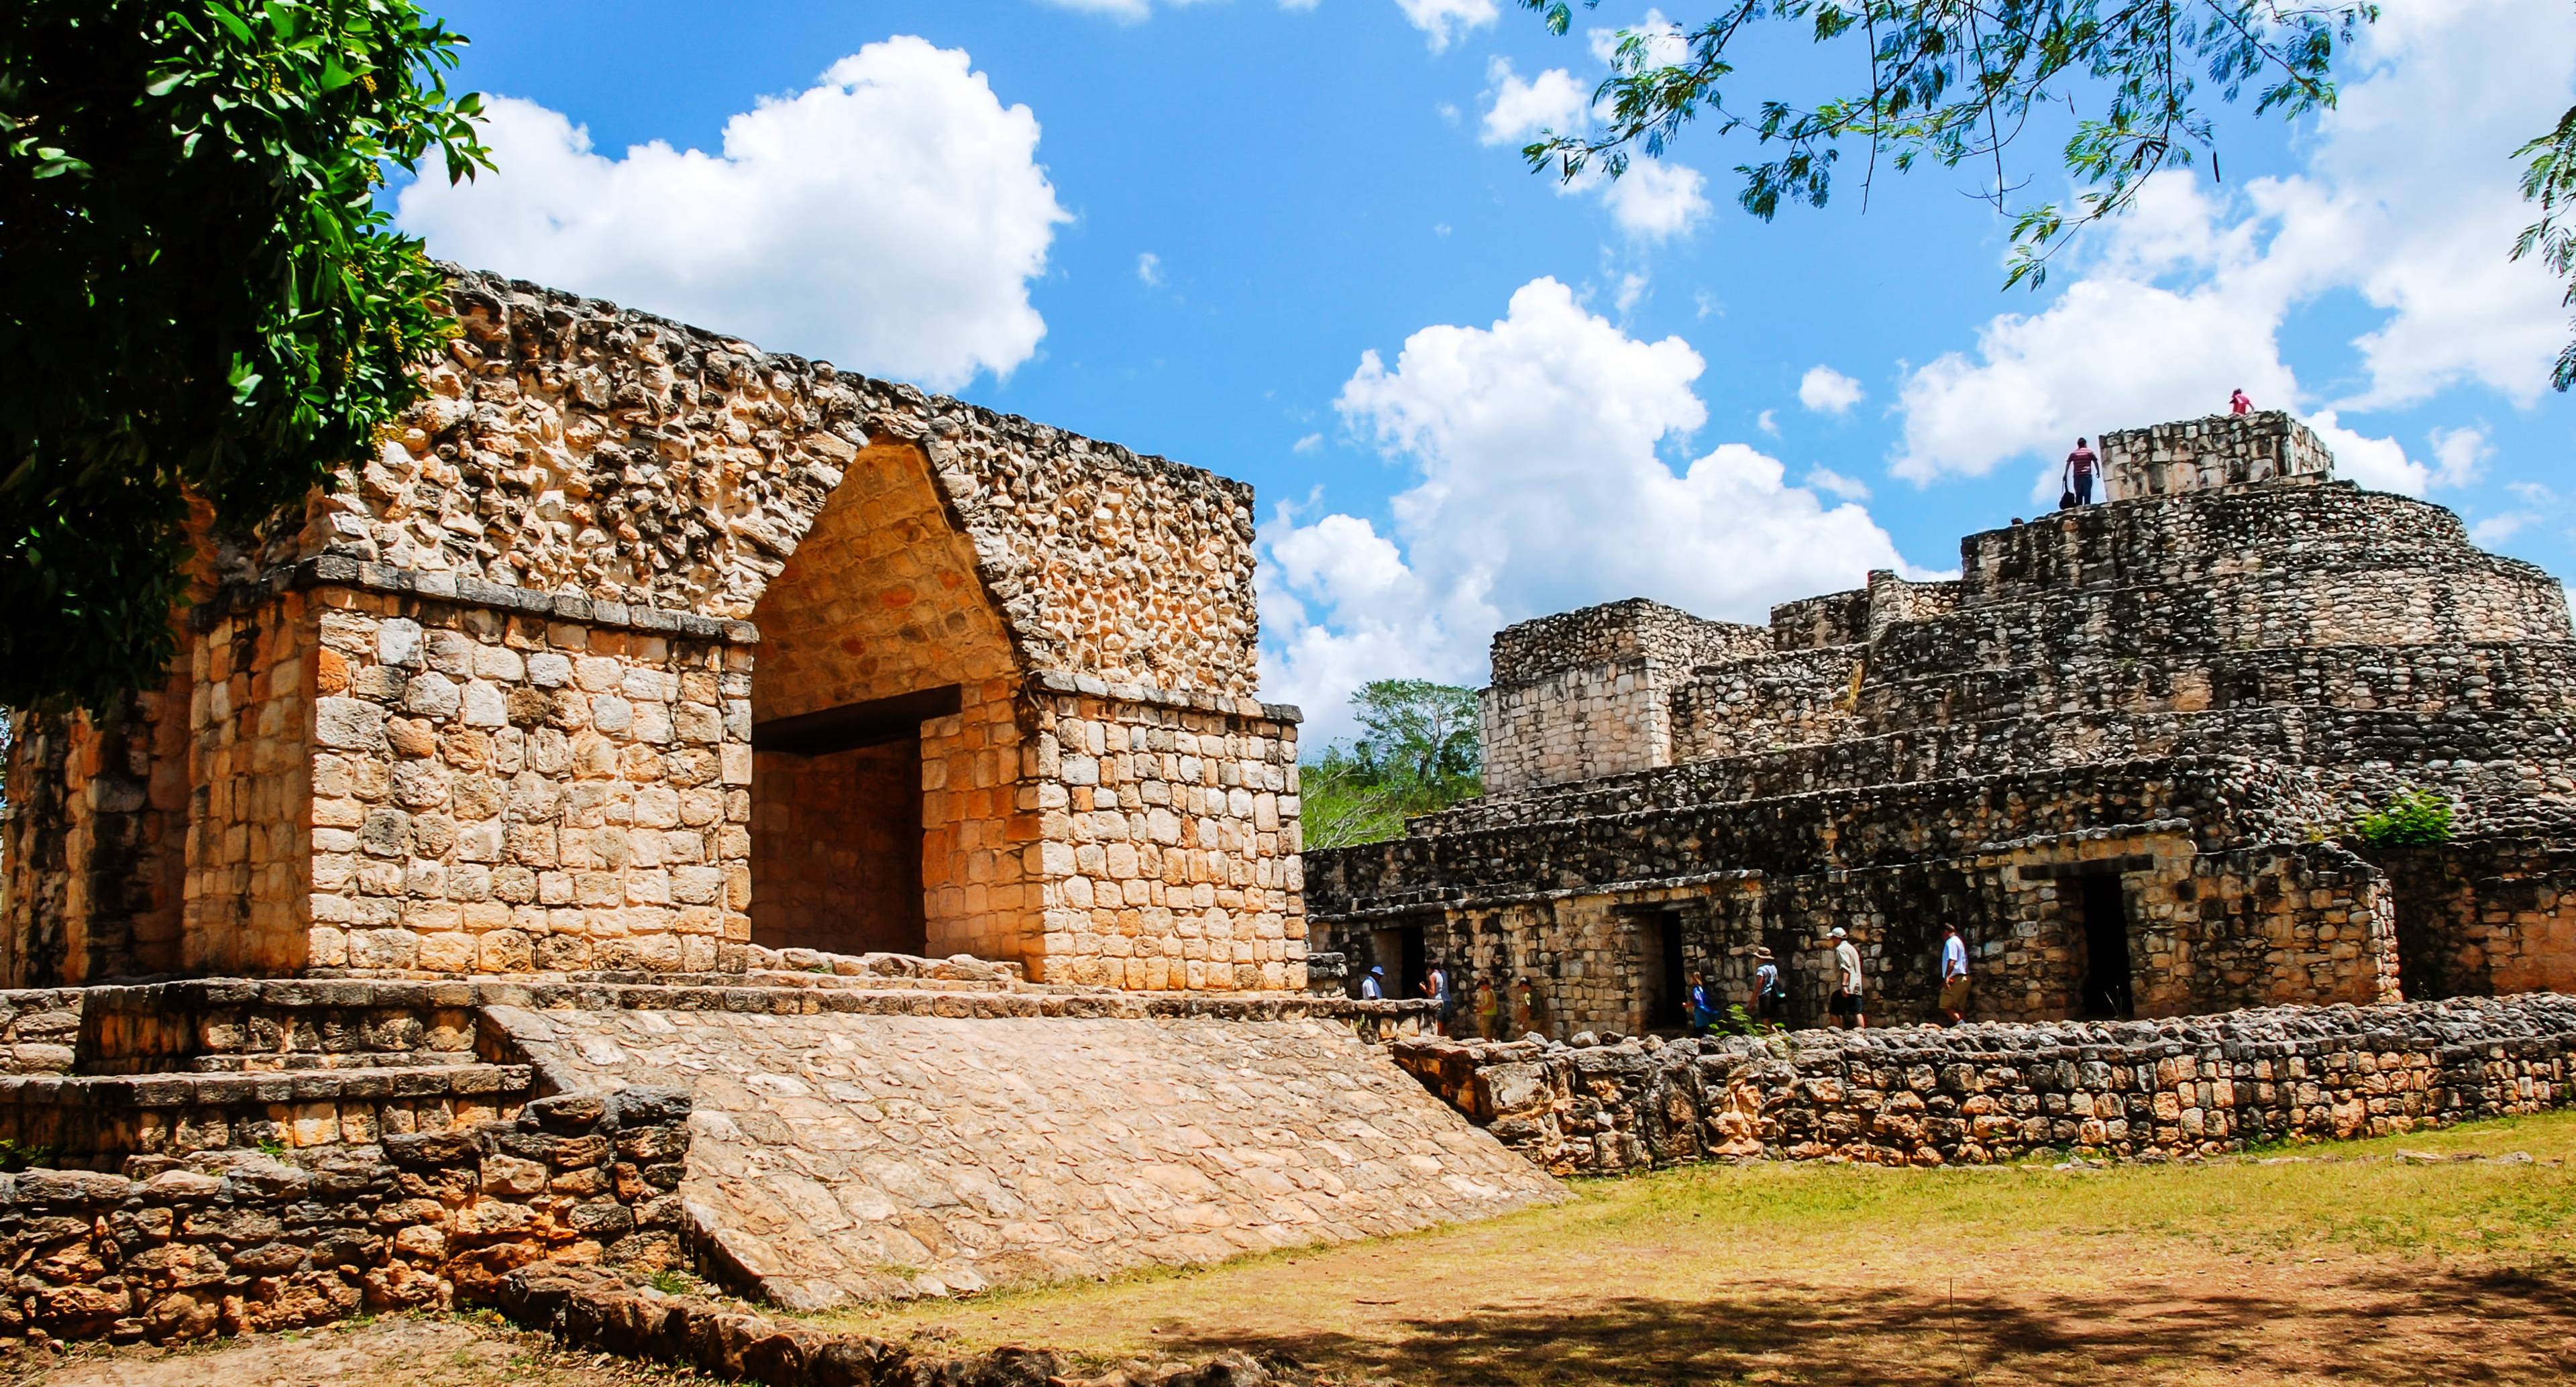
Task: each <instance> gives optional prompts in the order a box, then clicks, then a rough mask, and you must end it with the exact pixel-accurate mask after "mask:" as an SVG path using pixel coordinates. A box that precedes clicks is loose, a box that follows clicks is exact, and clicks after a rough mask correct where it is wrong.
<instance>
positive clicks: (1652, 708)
mask: <svg viewBox="0 0 2576 1387" xmlns="http://www.w3.org/2000/svg"><path fill="white" fill-rule="evenodd" d="M1767 640H1768V636H1767V633H1765V632H1764V631H1763V630H1762V629H1761V628H1759V627H1752V626H1738V625H1735V624H1733V623H1730V622H1722V621H1707V620H1703V619H1701V618H1699V617H1695V616H1692V615H1691V614H1690V613H1688V612H1684V611H1681V610H1679V609H1677V608H1673V607H1667V606H1664V605H1662V604H1661V603H1657V602H1649V601H1646V600H1644V599H1642V598H1631V599H1629V600H1628V601H1625V602H1612V603H1607V604H1604V605H1602V606H1597V607H1586V608H1583V609H1581V610H1580V611H1573V612H1564V613H1560V614H1558V615H1556V616H1550V617H1541V618H1539V619H1538V620H1535V621H1524V622H1521V623H1518V624H1517V625H1513V626H1507V627H1505V628H1503V629H1502V630H1501V631H1499V632H1496V633H1495V635H1494V643H1493V671H1494V676H1493V684H1492V686H1491V687H1490V688H1488V689H1486V690H1485V691H1484V692H1483V694H1482V695H1481V696H1480V699H1479V708H1480V717H1481V724H1482V738H1483V746H1484V754H1485V784H1486V787H1487V788H1488V789H1489V790H1491V791H1493V792H1495V793H1498V794H1507V793H1510V792H1513V791H1516V790H1522V789H1526V788H1529V787H1532V786H1538V785H1554V784H1562V783H1565V782H1568V781H1575V780H1587V779H1590V778H1592V777H1594V776H1601V775H1616V774H1619V773H1622V772H1625V771H1633V770H1641V769H1644V768H1647V767H1651V766H1662V765H1668V764H1670V763H1671V761H1672V732H1671V711H1670V709H1669V707H1668V701H1669V696H1670V691H1671V690H1672V688H1673V687H1674V686H1675V685H1677V684H1679V683H1680V682H1681V681H1682V680H1683V679H1685V678H1687V677H1688V676H1689V672H1690V670H1691V669H1692V668H1693V667H1695V666H1697V665H1701V664H1705V663H1708V662H1710V661H1712V660H1718V659H1724V658H1730V657H1736V656H1742V655H1748V654H1752V653H1754V652H1756V651H1759V650H1761V649H1762V648H1763V647H1764V646H1765V644H1766V643H1767Z"/></svg>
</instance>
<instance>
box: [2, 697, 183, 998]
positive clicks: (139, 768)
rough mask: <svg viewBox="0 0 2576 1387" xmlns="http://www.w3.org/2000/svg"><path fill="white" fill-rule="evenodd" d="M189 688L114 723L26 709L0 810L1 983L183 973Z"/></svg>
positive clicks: (15, 725)
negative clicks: (4, 873) (7, 798)
mask: <svg viewBox="0 0 2576 1387" xmlns="http://www.w3.org/2000/svg"><path fill="white" fill-rule="evenodd" d="M187 698H188V694H187V687H186V682H185V681H184V680H176V681H174V687H172V688H167V689H162V690H156V691H152V692H147V693H140V694H135V695H132V696H130V697H128V698H127V699H125V700H124V701H123V702H122V703H121V704H119V705H118V706H117V707H116V708H115V709H114V710H112V711H111V712H110V713H108V714H107V715H105V716H102V717H97V718H93V717H91V716H89V715H87V714H72V715H69V716H65V715H61V714H40V713H27V712H20V713H17V714H15V715H14V717H13V722H12V730H13V733H14V740H13V742H12V744H11V746H10V748H9V753H8V784H9V786H10V788H11V793H12V795H13V797H14V798H15V800H16V802H15V803H13V804H11V805H9V806H8V807H7V808H6V809H0V864H5V865H6V866H7V867H8V868H9V875H10V878H11V880H9V881H8V882H7V883H6V884H5V885H0V970H5V971H0V976H5V977H9V978H18V979H25V980H30V981H35V982H60V981H77V980H80V979H83V978H90V977H102V976H117V975H133V974H141V973H152V972H161V971H167V970H169V969H173V968H176V967H178V966H179V957H180V921H181V913H182V906H181V899H182V896H183V894H184V892H185V889H186V879H185V872H186V869H187V822H188V785H189V780H188V755H189V753H188V745H187V733H188V719H187V717H186V716H185V708H186V705H187Z"/></svg>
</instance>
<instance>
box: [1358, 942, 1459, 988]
mask: <svg viewBox="0 0 2576 1387" xmlns="http://www.w3.org/2000/svg"><path fill="white" fill-rule="evenodd" d="M1369 961H1370V962H1371V963H1372V964H1374V965H1376V966H1377V967H1380V968H1383V969H1385V970H1386V978H1385V980H1384V982H1382V983H1381V984H1380V985H1381V986H1383V987H1384V988H1385V989H1386V995H1387V996H1389V997H1415V996H1419V995H1421V992H1422V980H1423V978H1424V977H1426V976H1427V975H1428V974H1429V973H1430V971H1431V964H1430V961H1429V958H1428V955H1427V950H1426V949H1425V947H1424V945H1423V942H1422V926H1420V925H1398V926H1396V927H1394V928H1392V929H1381V930H1372V931H1370V933H1369ZM1451 986H1453V987H1454V986H1456V983H1455V982H1454V981H1453V982H1452V983H1451ZM1351 990H1352V991H1354V992H1356V991H1358V990H1359V985H1358V983H1357V982H1356V981H1354V982H1353V983H1352V986H1351Z"/></svg>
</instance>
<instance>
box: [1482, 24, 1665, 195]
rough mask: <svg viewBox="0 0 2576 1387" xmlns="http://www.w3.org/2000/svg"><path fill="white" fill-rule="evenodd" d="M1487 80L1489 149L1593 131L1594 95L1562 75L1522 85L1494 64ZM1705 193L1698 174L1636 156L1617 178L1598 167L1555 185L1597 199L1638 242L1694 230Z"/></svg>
mask: <svg viewBox="0 0 2576 1387" xmlns="http://www.w3.org/2000/svg"><path fill="white" fill-rule="evenodd" d="M1485 79H1486V81H1488V82H1489V83H1491V85H1490V86H1488V87H1487V88H1486V89H1485V96H1486V100H1485V113H1484V118H1483V122H1482V125H1481V126H1480V130H1479V134H1478V136H1477V138H1478V139H1480V140H1482V141H1483V142H1484V143H1486V144H1488V145H1505V144H1508V145H1519V144H1523V143H1526V142H1528V141H1529V140H1531V139H1532V138H1534V137H1536V136H1537V135H1538V134H1539V133H1540V132H1541V131H1554V132H1556V133H1558V134H1569V133H1572V132H1574V131H1576V130H1578V129H1581V128H1582V127H1584V126H1585V125H1587V124H1589V117H1590V115H1591V109H1592V95H1591V92H1590V91H1589V90H1588V89H1587V88H1586V87H1585V86H1584V85H1583V83H1581V82H1580V81H1577V80H1576V79H1575V76H1574V74H1573V73H1571V72H1568V71H1567V70H1565V69H1564V68H1561V67H1552V68H1549V69H1547V70H1546V71H1544V72H1541V73H1540V74H1539V75H1537V76H1536V77H1530V78H1523V77H1522V76H1521V75H1520V73H1519V72H1518V71H1517V70H1515V69H1514V68H1513V67H1512V63H1511V60H1510V59H1509V58H1501V57H1497V58H1495V59H1494V60H1493V61H1492V62H1491V63H1489V64H1487V66H1486V68H1485ZM1550 176H1552V175H1550ZM1707 187H1708V180H1707V179H1706V178H1705V177H1704V176H1702V175H1701V173H1700V171H1699V170H1697V169H1694V168H1690V167H1687V166H1685V165H1681V164H1672V163H1666V162H1665V161H1663V160H1661V159H1657V158H1653V157H1651V156H1649V155H1645V154H1637V155H1633V156H1631V157H1630V159H1629V161H1628V168H1627V171H1626V172H1625V173H1623V174H1622V175H1621V176H1619V177H1617V178H1612V177H1610V176H1608V175H1607V174H1605V173H1603V172H1602V171H1601V168H1600V166H1599V165H1597V164H1596V165H1594V166H1592V167H1589V168H1586V169H1585V170H1584V171H1583V172H1582V173H1581V174H1579V175H1577V176H1576V177H1574V178H1572V179H1557V180H1556V190H1557V192H1558V193H1559V194H1561V195H1566V196H1573V195H1577V194H1586V195H1591V196H1595V197H1598V198H1600V199H1601V205H1602V206H1604V207H1606V208H1608V209H1609V212H1610V219H1611V220H1612V221H1614V222H1616V223H1617V224H1618V226H1619V229H1620V230H1622V231H1624V232H1626V233H1628V234H1629V235H1630V236H1633V237H1635V238H1637V239H1638V240H1641V241H1662V240H1669V239H1671V238H1672V237H1674V236H1677V235H1680V234H1682V233H1684V232H1687V231H1689V230H1690V229H1691V228H1692V227H1694V226H1697V225H1698V224H1699V221H1700V219H1701V218H1702V217H1705V216H1707V215H1708V211H1709V202H1708V194H1707V191H1706V190H1707Z"/></svg>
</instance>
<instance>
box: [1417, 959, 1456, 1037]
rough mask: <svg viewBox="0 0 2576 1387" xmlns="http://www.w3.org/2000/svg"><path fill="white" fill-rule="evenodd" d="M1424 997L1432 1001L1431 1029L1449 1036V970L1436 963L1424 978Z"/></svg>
mask: <svg viewBox="0 0 2576 1387" xmlns="http://www.w3.org/2000/svg"><path fill="white" fill-rule="evenodd" d="M1422 995H1423V996H1425V997H1428V998H1430V999H1431V1001H1432V1011H1431V1027H1432V1029H1433V1030H1434V1031H1435V1032H1437V1033H1438V1034H1441V1035H1447V1034H1449V970H1448V969H1446V968H1443V967H1441V966H1440V965H1439V964H1437V963H1435V964H1432V965H1431V971H1429V972H1428V973H1425V974H1424V975H1423V978H1422Z"/></svg>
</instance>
